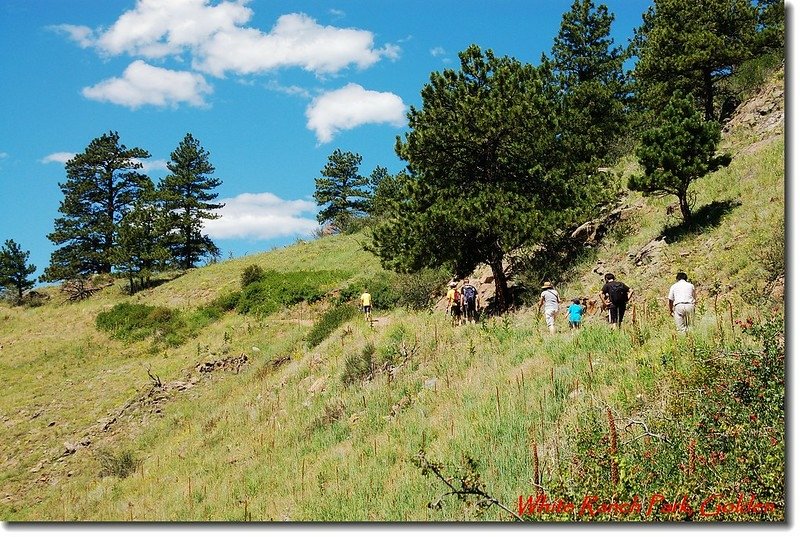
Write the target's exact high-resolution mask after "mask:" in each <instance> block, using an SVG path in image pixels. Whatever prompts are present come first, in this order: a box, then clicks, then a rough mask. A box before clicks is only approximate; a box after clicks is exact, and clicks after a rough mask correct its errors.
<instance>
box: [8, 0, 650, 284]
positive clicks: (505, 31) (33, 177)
mask: <svg viewBox="0 0 800 537" xmlns="http://www.w3.org/2000/svg"><path fill="white" fill-rule="evenodd" d="M570 3H571V2H570V1H566V0H564V1H544V0H506V1H502V0H498V1H492V2H487V1H474V0H459V1H450V0H448V1H434V0H427V1H421V0H403V1H399V0H392V1H389V0H386V1H382V0H330V1H327V0H323V1H281V2H276V1H267V0H250V1H246V0H224V1H220V0H170V1H169V2H166V1H162V0H113V1H112V0H69V1H66V0H2V2H0V50H2V54H1V55H0V73H2V74H0V115H1V116H2V118H3V120H2V122H0V200H2V207H3V210H2V211H0V240H5V239H8V238H11V239H14V240H15V241H17V242H18V243H20V244H21V245H22V247H23V248H24V249H26V250H30V252H31V258H30V259H31V262H33V263H34V264H36V265H37V267H38V269H39V270H38V272H37V275H38V274H40V273H41V271H42V270H43V269H44V268H45V267H46V266H47V264H48V263H49V256H50V253H51V252H52V251H53V249H54V248H55V246H54V245H53V244H52V243H50V242H49V241H48V240H47V238H46V235H47V234H48V233H50V232H51V231H52V230H53V220H54V219H55V218H56V217H57V216H58V205H59V202H60V201H61V199H62V198H63V195H62V193H61V191H60V189H59V187H58V183H59V182H63V181H64V180H65V179H66V176H65V173H64V162H65V161H66V159H68V158H70V157H71V156H72V155H74V154H75V153H79V152H82V151H83V150H84V149H85V148H86V146H87V145H88V144H89V142H90V141H91V140H92V139H93V138H96V137H98V136H100V135H102V134H103V133H105V132H108V131H111V130H113V131H117V132H118V133H119V135H120V141H121V143H123V144H125V145H126V146H128V147H141V148H143V149H146V150H147V151H149V152H150V153H151V154H152V157H151V158H150V159H148V160H147V161H146V162H144V165H145V169H146V171H147V173H148V174H149V175H150V177H151V178H152V179H153V180H154V181H156V182H157V181H158V180H159V179H160V178H161V177H163V176H164V175H165V174H166V168H165V164H166V161H167V160H168V159H169V154H170V152H171V151H172V150H174V149H175V148H176V146H177V145H178V143H179V142H180V141H181V140H182V139H183V137H184V135H185V134H186V133H192V135H193V136H194V137H195V138H197V139H198V140H199V141H200V143H201V144H202V145H203V147H204V148H205V149H206V150H208V151H209V152H210V153H211V159H210V160H211V163H212V164H213V165H214V166H215V167H216V173H215V174H214V175H215V176H216V177H218V178H219V179H221V180H222V186H221V187H220V188H219V189H218V192H219V197H220V200H222V201H224V202H225V203H226V207H225V209H223V210H222V218H221V219H219V220H216V221H214V222H212V223H210V224H209V225H208V227H207V232H208V233H209V234H210V235H211V237H212V238H213V239H214V240H215V242H216V243H217V245H218V246H219V247H220V249H221V250H222V252H223V258H227V257H228V256H229V255H233V256H237V257H238V256H241V255H244V254H246V253H255V252H258V251H263V250H267V249H270V248H272V247H275V246H279V245H283V244H287V243H290V242H293V241H295V240H296V239H297V238H298V237H305V236H308V235H309V233H310V232H311V230H312V229H313V228H314V227H315V226H316V220H315V215H316V212H317V210H318V209H317V207H316V206H315V205H314V203H313V198H312V195H313V192H314V179H315V178H316V177H318V176H319V172H320V170H321V169H322V167H323V166H324V165H325V163H326V162H327V158H328V156H329V155H330V154H331V153H333V151H334V150H335V149H341V150H343V151H352V152H354V153H359V154H360V155H362V157H363V164H362V167H361V170H360V171H361V173H362V174H364V175H368V174H369V173H370V172H371V171H372V169H373V168H374V167H375V166H377V165H382V166H386V167H387V168H388V169H389V171H390V172H392V173H395V172H397V171H399V170H401V169H402V168H403V162H401V161H400V160H399V159H398V158H397V157H396V155H395V154H394V141H395V137H396V136H398V135H402V134H403V133H404V132H405V129H406V117H405V112H406V111H407V109H408V107H409V106H412V105H414V106H419V104H420V97H419V95H420V90H421V89H422V87H423V85H424V84H425V83H426V82H427V80H428V78H429V75H430V73H431V72H432V71H441V70H443V69H445V68H455V67H457V66H458V57H457V53H458V52H459V51H461V50H463V49H465V48H466V47H467V46H468V45H470V44H472V43H476V44H478V45H479V46H481V47H482V48H484V49H486V48H491V49H493V50H494V51H495V53H496V54H499V55H510V56H514V57H516V58H518V59H520V60H523V61H527V62H531V63H538V61H539V58H540V57H541V55H542V53H544V52H548V53H549V51H550V48H551V47H552V43H553V39H554V37H555V35H556V34H557V32H558V28H559V24H560V22H561V16H562V14H563V13H564V12H565V11H567V10H568V9H569V6H570ZM597 3H600V2H597ZM605 3H606V5H608V7H609V9H610V10H611V12H612V13H613V14H614V15H615V16H616V21H615V23H614V26H613V37H614V39H615V42H616V44H619V45H623V46H624V45H626V44H627V42H628V39H629V38H630V37H631V36H632V35H633V30H634V28H635V27H636V26H638V25H639V24H640V22H641V14H642V13H643V12H644V11H645V10H646V8H647V6H648V5H650V2H649V1H646V0H610V1H607V2H605Z"/></svg>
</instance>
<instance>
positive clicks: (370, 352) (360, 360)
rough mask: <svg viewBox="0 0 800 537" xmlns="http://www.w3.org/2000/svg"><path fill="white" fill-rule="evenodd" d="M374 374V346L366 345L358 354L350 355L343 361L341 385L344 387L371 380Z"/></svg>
mask: <svg viewBox="0 0 800 537" xmlns="http://www.w3.org/2000/svg"><path fill="white" fill-rule="evenodd" d="M374 373H375V345H373V344H372V343H367V346H366V347H364V348H363V349H362V351H361V353H359V354H351V355H349V356H348V357H347V358H346V359H345V361H344V371H342V383H343V384H344V385H345V386H349V385H350V384H355V383H356V382H361V381H363V380H367V379H369V378H372V375H373V374H374Z"/></svg>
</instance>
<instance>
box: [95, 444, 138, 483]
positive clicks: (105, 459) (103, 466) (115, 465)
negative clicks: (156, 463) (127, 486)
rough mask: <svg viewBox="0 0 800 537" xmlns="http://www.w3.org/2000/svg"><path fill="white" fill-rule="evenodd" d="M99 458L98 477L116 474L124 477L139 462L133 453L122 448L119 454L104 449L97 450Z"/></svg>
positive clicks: (129, 473)
mask: <svg viewBox="0 0 800 537" xmlns="http://www.w3.org/2000/svg"><path fill="white" fill-rule="evenodd" d="M97 458H98V459H99V460H100V477H106V476H112V475H113V476H116V477H119V478H120V479H125V478H126V477H128V476H129V475H131V474H132V473H133V472H135V471H136V469H137V468H138V467H139V464H140V462H139V461H138V460H137V459H136V457H134V455H133V453H132V452H131V451H128V450H123V451H122V452H121V453H120V454H119V455H115V454H114V453H112V452H110V451H106V450H100V451H98V452H97Z"/></svg>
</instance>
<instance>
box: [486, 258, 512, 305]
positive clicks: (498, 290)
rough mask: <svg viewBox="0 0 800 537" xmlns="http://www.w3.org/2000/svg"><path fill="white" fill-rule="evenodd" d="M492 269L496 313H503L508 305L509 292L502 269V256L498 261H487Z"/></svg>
mask: <svg viewBox="0 0 800 537" xmlns="http://www.w3.org/2000/svg"><path fill="white" fill-rule="evenodd" d="M489 267H491V269H492V276H494V300H495V305H496V306H497V312H498V313H505V311H506V310H507V309H508V306H509V302H510V300H509V293H508V280H507V279H506V273H505V272H504V271H503V261H502V257H501V258H500V260H499V261H493V262H491V263H489Z"/></svg>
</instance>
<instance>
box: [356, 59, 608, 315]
mask: <svg viewBox="0 0 800 537" xmlns="http://www.w3.org/2000/svg"><path fill="white" fill-rule="evenodd" d="M459 56H460V59H461V69H460V70H459V71H455V70H450V69H447V70H445V71H444V72H441V73H438V72H437V73H433V74H431V78H430V82H429V83H428V84H426V85H425V86H424V87H423V89H422V108H421V109H418V108H416V107H411V109H410V111H409V113H408V118H409V128H410V132H409V133H407V134H406V135H405V139H404V140H401V139H399V138H398V140H397V144H396V151H397V154H398V156H400V157H401V158H402V159H404V160H406V161H407V162H408V172H409V174H410V178H409V179H408V180H407V181H404V184H403V185H402V188H403V189H404V190H403V196H402V198H403V200H402V201H400V202H399V203H397V204H396V207H395V209H394V211H393V213H392V214H391V215H390V217H389V218H387V219H386V220H385V221H384V222H383V223H381V224H379V225H378V226H376V228H375V230H374V232H373V238H374V244H373V247H372V248H373V250H374V251H375V252H376V253H377V254H378V255H379V257H380V258H381V260H382V262H383V264H384V266H386V267H387V268H394V269H397V270H417V269H420V268H423V267H426V266H427V267H437V266H440V265H449V266H451V267H452V268H453V269H454V271H455V272H456V273H459V274H468V273H469V272H471V271H472V270H474V269H475V268H476V266H477V265H478V264H480V263H486V264H487V265H489V266H490V267H491V269H492V273H493V275H494V280H495V290H496V294H495V296H496V300H497V304H496V306H497V309H498V310H500V311H502V310H504V309H505V308H506V307H507V305H508V300H509V295H508V284H507V277H506V272H505V268H506V267H505V261H506V259H505V258H506V255H507V254H509V253H511V252H513V251H514V250H515V249H517V248H520V247H522V246H525V245H536V244H540V243H541V242H542V241H545V240H547V239H548V238H549V237H551V235H552V233H553V232H554V231H555V230H557V229H560V228H562V227H563V226H564V225H566V224H567V223H569V222H572V221H574V219H575V218H579V217H581V216H583V215H584V214H585V208H586V207H587V205H592V204H593V203H594V202H595V201H596V199H595V198H594V197H593V192H595V190H594V186H596V177H577V176H571V175H569V174H564V173H561V170H562V169H561V167H560V166H561V158H560V150H559V148H558V145H559V142H558V129H557V110H556V107H555V106H554V105H553V99H554V95H552V92H551V91H550V88H549V86H548V84H547V83H546V78H547V77H546V75H545V74H543V73H542V71H541V70H540V69H537V68H535V67H533V66H530V65H527V64H522V63H521V62H519V61H517V60H515V59H513V58H508V57H496V56H495V55H494V54H493V53H492V51H491V50H487V51H486V52H485V53H484V52H483V51H481V49H480V48H479V47H477V46H476V45H472V46H470V47H469V48H468V49H467V50H465V51H464V52H462V53H460V55H459Z"/></svg>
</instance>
